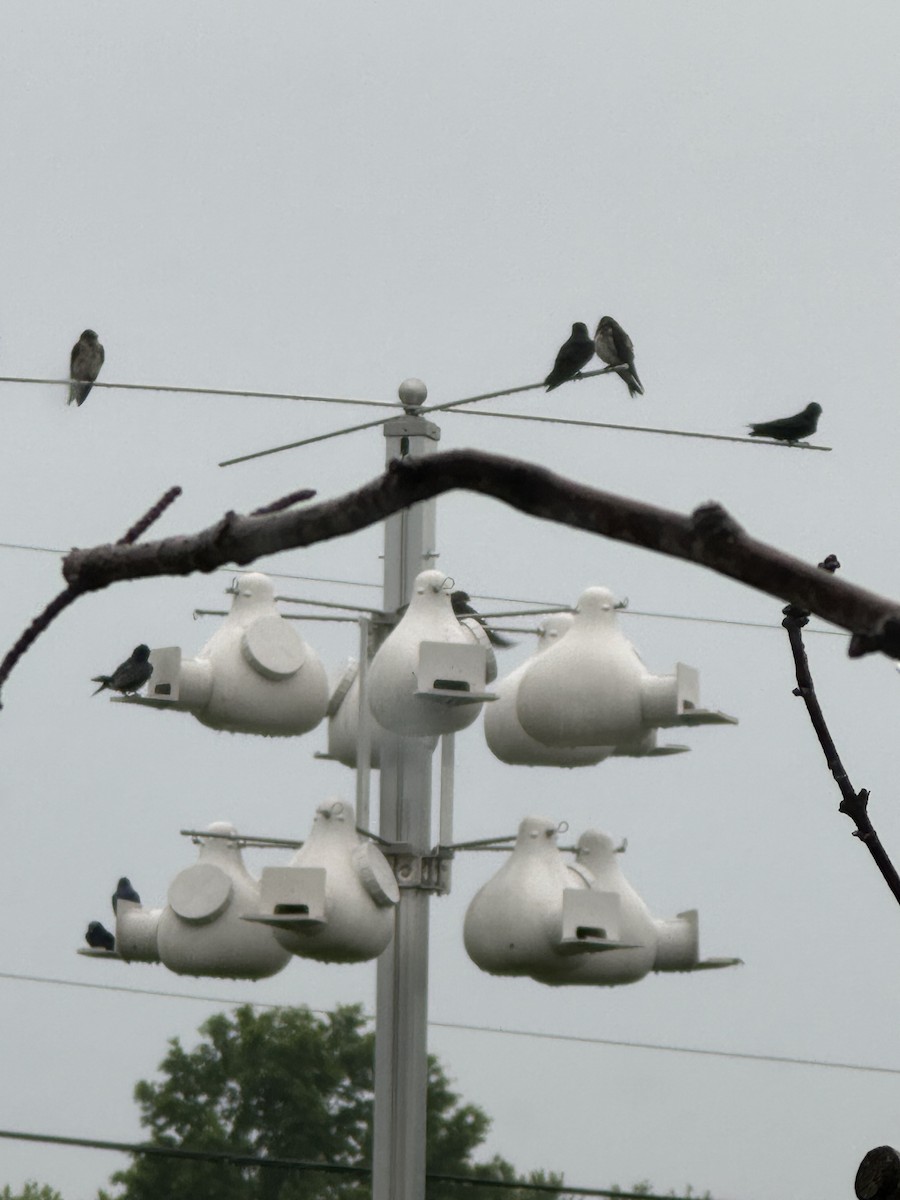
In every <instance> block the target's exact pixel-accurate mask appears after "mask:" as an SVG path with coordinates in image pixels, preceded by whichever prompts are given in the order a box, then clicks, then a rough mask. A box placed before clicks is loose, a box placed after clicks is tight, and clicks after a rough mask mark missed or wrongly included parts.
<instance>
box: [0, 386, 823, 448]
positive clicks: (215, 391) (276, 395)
mask: <svg viewBox="0 0 900 1200" xmlns="http://www.w3.org/2000/svg"><path fill="white" fill-rule="evenodd" d="M608 373H609V368H604V369H602V370H598V371H584V372H582V373H580V374H579V375H577V376H576V377H575V380H574V382H578V381H580V380H581V379H590V378H591V377H592V376H594V375H606V374H608ZM0 383H34V384H46V385H51V386H59V387H68V386H69V385H70V383H71V380H69V379H42V378H38V377H36V376H31V375H0ZM92 386H93V387H94V388H110V389H115V390H119V391H132V392H174V393H178V394H181V395H191V396H237V397H240V398H242V399H261V400H305V401H310V402H312V403H320V404H353V405H359V406H364V407H367V408H392V409H395V410H402V409H403V405H402V404H399V403H398V402H397V401H389V400H361V399H358V398H356V397H352V396H313V395H308V394H306V393H303V392H261V391H255V390H243V389H240V388H216V387H186V386H182V385H178V384H171V383H110V382H106V381H101V380H95V381H94V383H93V385H92ZM542 387H544V384H543V383H542V382H541V383H526V384H521V385H520V386H518V387H511V388H504V389H502V390H501V391H499V392H483V393H482V394H480V395H478V396H468V397H466V398H465V399H463V400H452V401H450V403H448V404H436V405H432V406H430V407H425V408H423V409H422V410H421V411H422V414H423V415H425V414H427V413H431V412H451V411H452V410H453V409H455V408H457V407H458V406H460V405H463V404H473V403H475V402H476V401H478V400H494V399H497V398H499V397H501V396H514V395H516V394H517V393H519V392H530V391H534V390H535V389H537V388H542ZM457 415H459V414H457ZM462 415H463V416H477V417H500V418H503V419H505V420H509V421H539V422H544V423H546V424H550V425H573V426H580V427H582V428H588V429H620V430H624V431H626V432H629V433H657V434H668V435H670V436H672V437H689V438H704V439H707V440H711V441H718V442H745V443H748V444H750V445H764V446H782V447H786V448H788V449H792V450H826V451H830V450H831V446H811V445H809V443H807V442H780V441H773V440H770V439H768V438H749V437H734V436H729V435H726V434H720V433H696V432H693V431H691V430H685V429H656V428H653V427H651V426H647V425H617V424H612V423H610V422H605V421H576V420H571V419H568V418H565V417H541V416H532V415H531V414H529V413H501V412H484V411H480V412H479V411H476V410H474V409H473V410H471V411H468V412H465V413H463V414H462ZM386 420H390V418H386ZM384 423H385V422H384V421H383V420H381V421H368V422H366V423H364V424H362V425H351V426H349V427H347V428H346V429H335V430H333V431H332V432H331V433H322V434H318V435H317V436H316V437H311V438H304V439H303V440H302V441H299V442H288V443H286V444H285V445H283V446H273V447H271V448H270V449H268V450H257V451H255V452H254V453H253V454H244V455H241V456H240V457H238V458H229V459H225V460H224V462H220V463H219V466H220V467H230V466H233V465H234V464H235V463H239V462H247V461H248V460H249V459H252V458H262V457H264V456H265V455H268V454H278V453H280V452H281V451H282V450H293V449H295V448H297V447H299V446H309V445H312V443H313V442H322V441H327V440H328V439H330V438H335V437H343V436H344V435H345V434H348V433H356V432H358V431H359V430H362V429H374V428H376V427H377V426H379V425H383V424H384Z"/></svg>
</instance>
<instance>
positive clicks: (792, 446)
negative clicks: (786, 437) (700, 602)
mask: <svg viewBox="0 0 900 1200" xmlns="http://www.w3.org/2000/svg"><path fill="white" fill-rule="evenodd" d="M425 411H427V410H425ZM455 415H456V416H458V417H502V418H503V419H504V420H507V421H540V422H544V423H545V424H548V425H575V426H580V427H581V428H585V429H621V430H625V431H626V432H628V433H663V434H667V435H668V436H669V437H687V438H704V439H706V440H708V441H713V442H743V443H745V444H746V445H750V446H760V445H762V446H780V447H781V448H782V449H784V450H826V451H831V449H832V447H831V446H813V445H812V444H811V443H810V442H780V441H776V440H774V439H770V438H758V437H756V438H754V437H736V436H734V435H733V434H725V433H696V432H695V431H694V430H688V429H659V428H655V427H653V426H651V425H613V424H610V423H609V422H607V421H575V420H572V419H571V418H569V417H539V416H534V415H532V414H531V413H502V412H485V411H484V409H475V408H473V409H467V410H466V411H465V412H458V413H456V414H455ZM220 465H221V464H220Z"/></svg>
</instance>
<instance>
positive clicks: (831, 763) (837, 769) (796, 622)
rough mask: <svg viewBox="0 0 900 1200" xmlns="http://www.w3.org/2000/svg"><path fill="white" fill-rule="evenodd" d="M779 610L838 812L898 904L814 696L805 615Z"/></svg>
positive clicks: (884, 859) (862, 805)
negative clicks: (832, 783)
mask: <svg viewBox="0 0 900 1200" xmlns="http://www.w3.org/2000/svg"><path fill="white" fill-rule="evenodd" d="M839 565H840V564H839V563H838V562H837V559H836V558H834V556H833V555H829V556H828V558H827V559H826V560H825V562H824V563H820V564H819V566H820V567H822V568H823V569H824V570H825V571H828V572H832V573H833V572H834V571H835V570H836V569H837V567H838V566H839ZM783 611H784V620H783V621H782V622H781V623H782V625H783V626H784V628H785V629H786V630H787V635H788V638H789V640H790V643H791V652H792V653H793V656H794V670H795V673H796V676H797V686H796V687H795V688H794V695H795V696H799V697H800V698H801V699H802V700H803V702H804V704H805V705H806V711H807V712H808V713H809V719H810V721H811V722H812V726H813V729H814V730H815V731H816V737H817V738H818V739H819V745H820V746H821V747H822V752H823V754H824V755H825V761H826V763H827V764H828V769H829V771H830V772H831V774H832V775H833V776H834V781H835V783H836V784H837V785H838V788H839V789H840V793H841V803H840V805H839V811H840V812H842V813H844V814H846V816H848V817H849V818H850V819H851V821H853V823H854V824H855V825H856V829H855V830H854V831H853V836H854V837H857V838H859V839H860V841H861V842H862V843H863V844H864V845H865V846H866V847H867V848H868V851H869V853H870V854H871V855H872V858H873V859H874V860H875V865H876V866H877V867H878V870H879V871H880V872H881V874H882V876H883V877H884V881H885V883H886V884H887V885H888V887H889V888H890V889H891V892H892V893H893V895H894V899H895V900H896V901H897V903H898V904H900V875H898V874H897V871H896V869H895V868H894V864H893V863H892V862H891V860H890V857H889V856H888V853H887V851H886V850H885V848H884V846H882V844H881V839H880V838H879V837H878V834H877V833H876V832H875V828H874V826H873V825H872V822H871V820H870V818H869V813H868V804H869V792H868V790H867V789H866V788H862V789H861V790H860V791H858V792H857V791H856V789H855V788H854V787H853V784H852V783H851V782H850V777H849V776H848V775H847V772H846V770H845V769H844V764H843V763H842V762H841V757H840V755H839V754H838V751H837V747H836V746H835V744H834V738H832V736H831V732H830V730H829V728H828V725H827V724H826V722H825V716H824V714H823V712H822V707H821V705H820V704H819V700H818V697H817V696H816V689H815V687H814V685H813V678H812V672H811V671H810V669H809V659H808V658H807V655H806V647H805V646H804V644H803V626H804V625H806V623H807V621H808V620H809V617H808V614H807V613H806V612H804V610H803V609H801V608H798V607H797V606H795V605H793V604H789V605H788V606H787V608H785V609H784V610H783Z"/></svg>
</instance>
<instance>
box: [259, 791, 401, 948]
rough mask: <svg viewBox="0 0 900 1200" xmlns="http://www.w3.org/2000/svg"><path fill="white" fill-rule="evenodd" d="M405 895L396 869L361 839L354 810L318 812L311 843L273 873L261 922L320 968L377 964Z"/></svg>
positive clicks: (268, 872)
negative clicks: (326, 964) (373, 961)
mask: <svg viewBox="0 0 900 1200" xmlns="http://www.w3.org/2000/svg"><path fill="white" fill-rule="evenodd" d="M399 899H400V890H399V888H398V886H397V881H396V879H395V878H394V872H393V871H392V870H391V867H390V864H389V863H388V861H387V859H386V858H385V857H384V855H383V854H382V853H381V851H380V850H379V849H378V847H377V846H375V845H373V843H371V842H368V841H365V840H364V839H363V838H361V837H360V835H359V834H358V833H357V832H356V821H355V817H354V811H353V806H352V805H350V804H345V803H344V802H343V801H341V800H337V799H333V800H329V801H328V802H327V803H325V804H322V805H320V806H319V808H318V809H317V810H316V817H315V820H314V821H313V827H312V830H311V832H310V835H309V837H308V838H307V840H306V841H305V842H304V844H303V845H302V846H301V847H300V849H299V850H298V851H297V853H296V854H295V855H294V857H293V859H292V860H291V864H290V866H287V867H266V868H265V869H264V870H263V874H262V884H261V904H260V910H259V914H258V915H257V916H254V917H252V918H251V919H252V920H253V921H255V922H258V923H262V924H265V925H267V926H270V927H271V928H272V929H273V930H274V934H275V937H276V938H277V940H278V942H279V944H280V945H281V946H282V947H284V949H285V951H290V953H291V954H297V955H300V956H301V957H302V958H315V959H318V960H319V961H320V962H342V963H352V962H365V961H366V960H368V959H372V958H377V957H378V955H379V954H380V953H381V952H382V950H384V948H385V947H386V946H387V944H388V942H389V941H390V940H391V937H392V936H393V932H394V907H395V905H396V904H397V902H398V901H399Z"/></svg>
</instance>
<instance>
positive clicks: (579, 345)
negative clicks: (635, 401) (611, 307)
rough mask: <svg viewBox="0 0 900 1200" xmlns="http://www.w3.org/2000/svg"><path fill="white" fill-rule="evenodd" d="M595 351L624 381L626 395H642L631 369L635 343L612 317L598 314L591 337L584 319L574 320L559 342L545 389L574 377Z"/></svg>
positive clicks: (636, 376) (641, 386) (635, 374)
mask: <svg viewBox="0 0 900 1200" xmlns="http://www.w3.org/2000/svg"><path fill="white" fill-rule="evenodd" d="M595 354H596V355H597V357H598V358H599V359H601V360H602V361H603V362H605V363H606V365H607V366H608V367H612V368H613V370H614V371H615V372H616V374H617V375H618V376H619V378H620V379H622V380H623V381H624V383H625V384H626V386H627V387H628V394H629V396H638V395H640V396H643V394H644V386H643V384H642V383H641V381H640V379H639V378H638V373H637V371H636V370H635V369H634V344H633V343H632V341H631V338H630V337H629V336H628V334H627V333H626V332H625V330H624V329H623V328H622V326H621V325H620V324H619V322H618V321H616V320H615V319H614V318H613V317H601V318H600V321H599V323H598V325H597V331H596V333H595V334H594V336H593V337H591V335H590V334H589V333H588V327H587V325H585V323H584V321H576V322H575V324H574V325H573V326H572V333H571V334H570V336H569V338H568V340H567V341H565V342H563V344H562V346H560V349H559V353H558V354H557V356H556V362H555V363H554V364H553V370H552V371H551V372H550V374H549V375H548V376H547V378H546V379H545V380H544V384H545V385H546V388H547V391H548V392H552V391H553V389H554V388H558V387H559V386H560V385H561V384H563V383H568V381H569V380H570V379H574V378H575V376H576V375H577V374H578V373H579V372H580V371H581V370H582V369H583V368H584V367H586V366H587V365H588V363H589V362H590V361H591V359H592V358H593V357H594V355H595Z"/></svg>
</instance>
